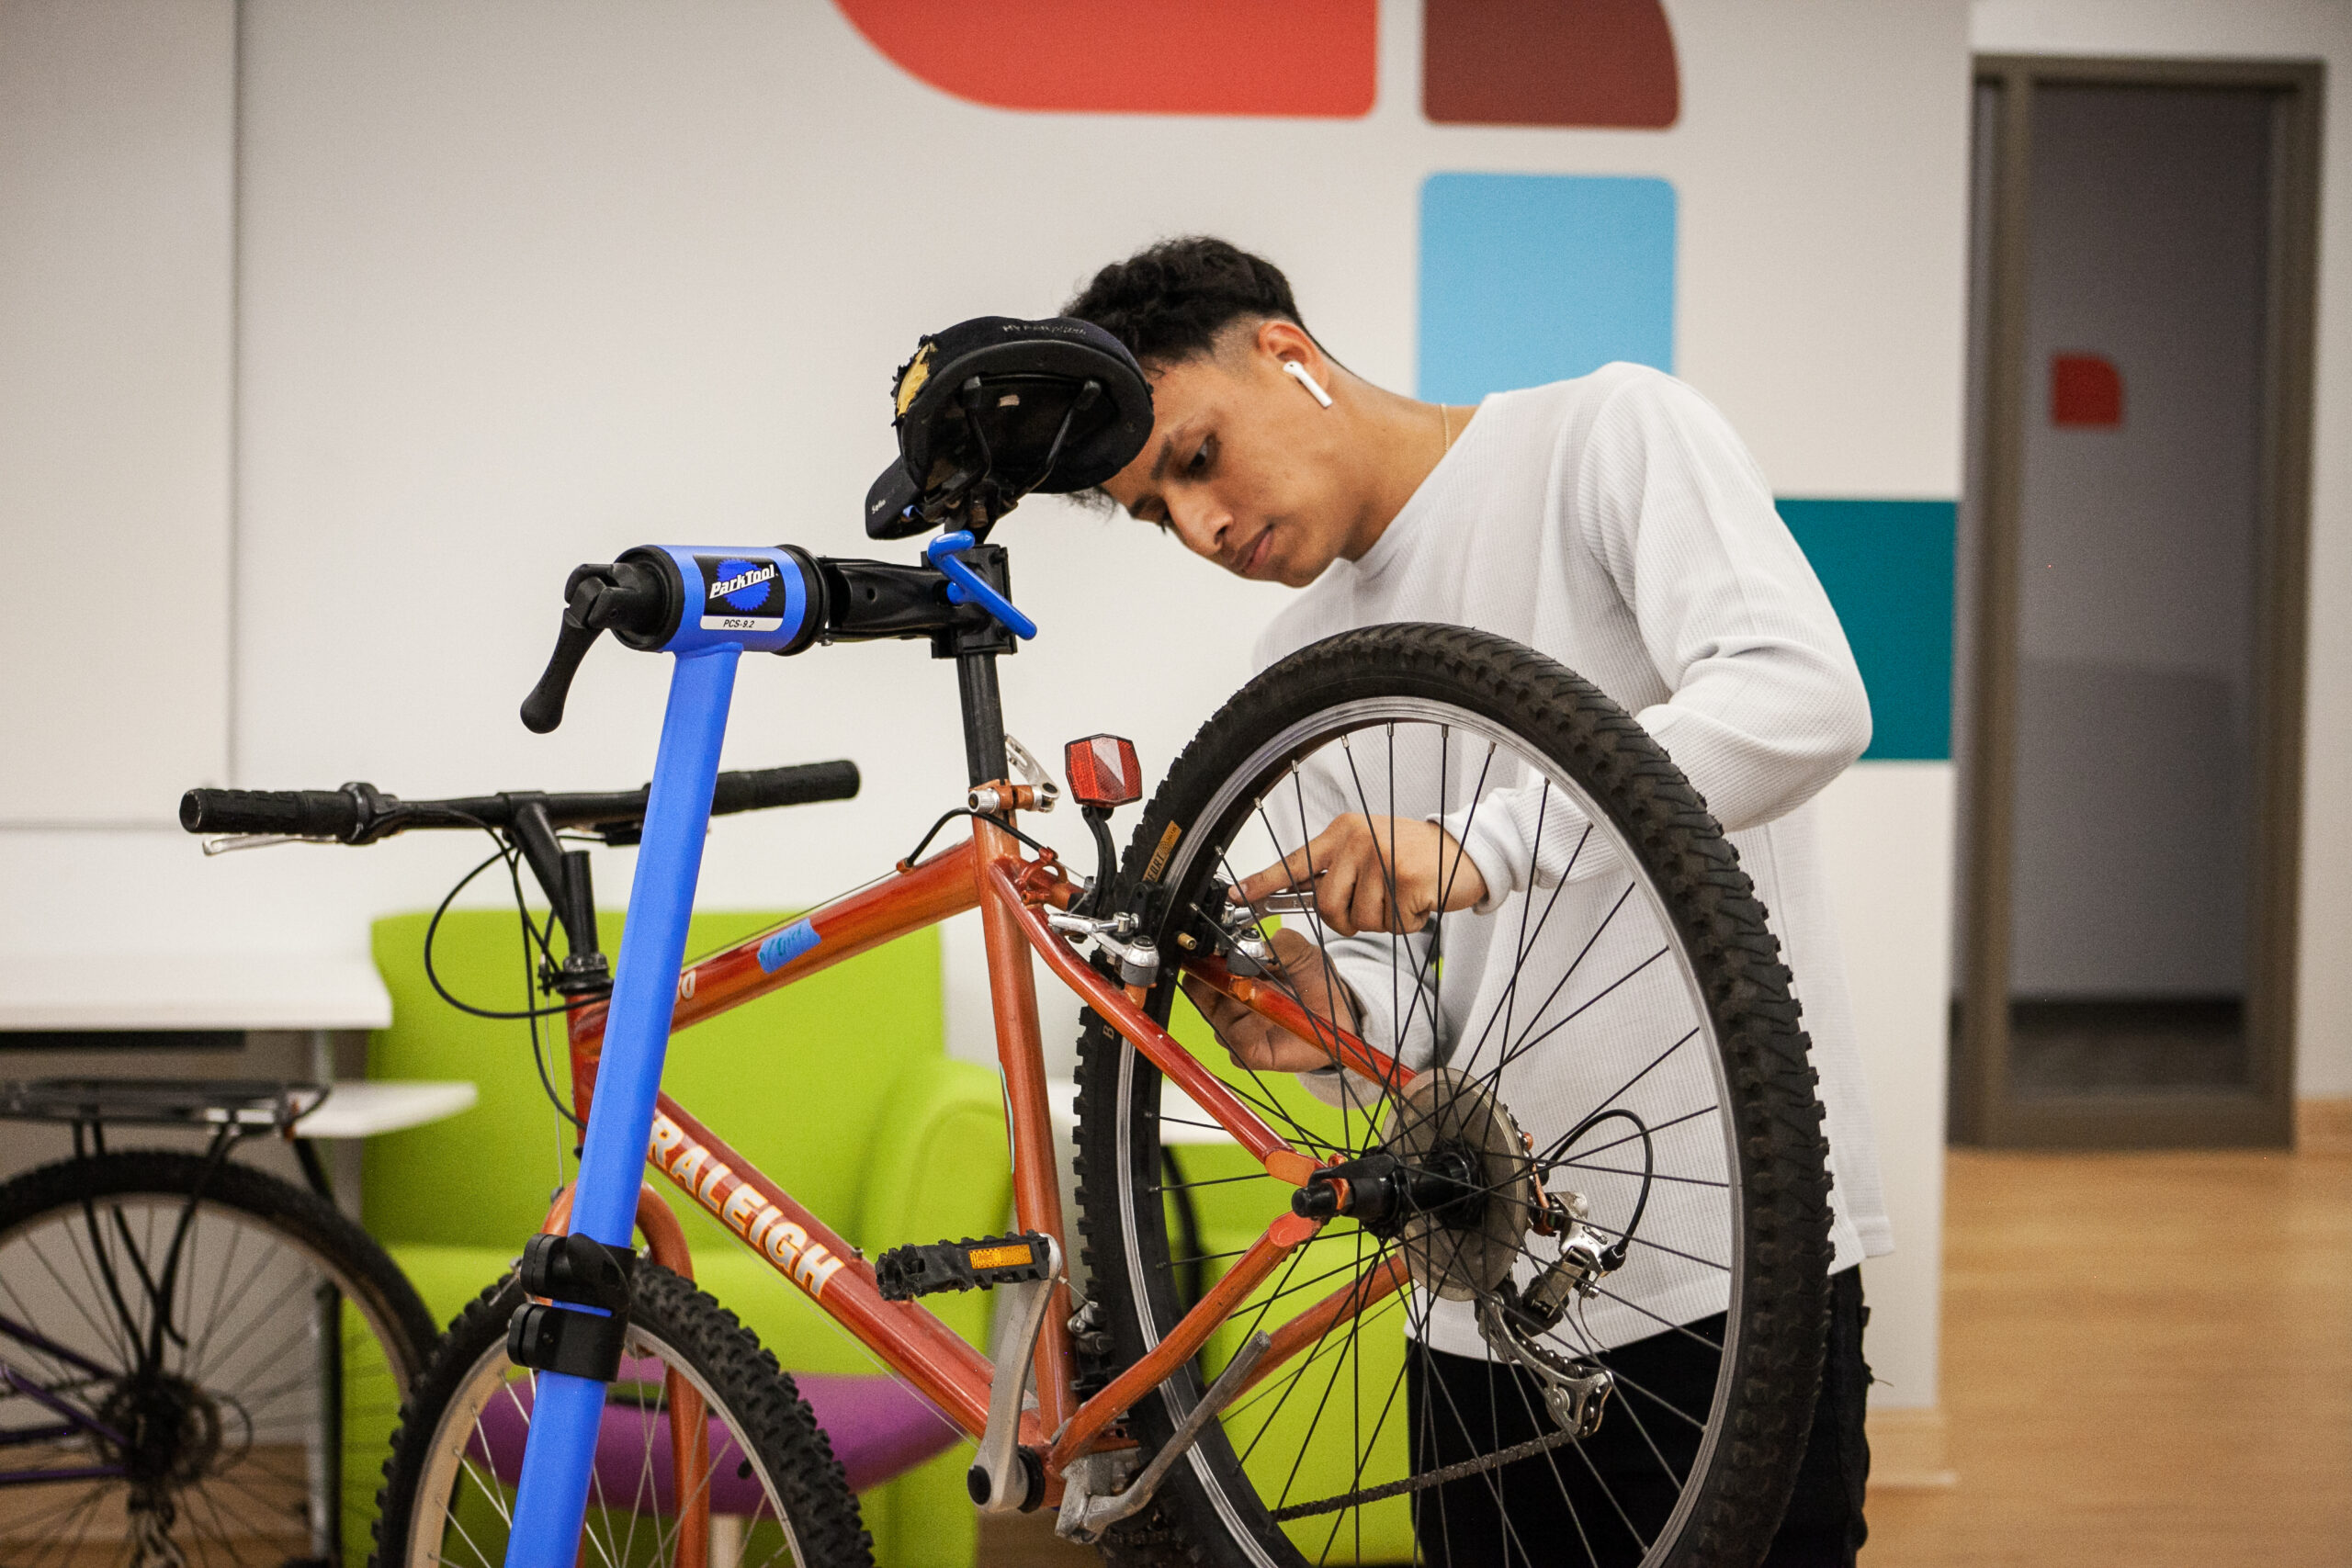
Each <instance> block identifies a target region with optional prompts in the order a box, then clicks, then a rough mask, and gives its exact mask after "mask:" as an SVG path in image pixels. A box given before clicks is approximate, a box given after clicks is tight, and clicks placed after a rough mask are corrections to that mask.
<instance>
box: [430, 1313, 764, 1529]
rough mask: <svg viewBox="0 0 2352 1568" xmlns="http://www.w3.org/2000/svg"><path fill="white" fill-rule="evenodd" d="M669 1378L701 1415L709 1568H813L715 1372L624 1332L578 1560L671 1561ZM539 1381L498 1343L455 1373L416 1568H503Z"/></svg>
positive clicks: (656, 1341)
mask: <svg viewBox="0 0 2352 1568" xmlns="http://www.w3.org/2000/svg"><path fill="white" fill-rule="evenodd" d="M672 1374H675V1375H676V1376H677V1377H679V1378H682V1379H683V1380H684V1382H685V1383H686V1384H687V1385H689V1386H690V1387H691V1388H692V1390H693V1391H694V1393H695V1394H696V1395H697V1396H699V1398H700V1399H701V1401H702V1403H703V1406H704V1409H705V1411H706V1412H707V1417H706V1422H705V1425H706V1427H707V1434H708V1435H707V1441H708V1443H709V1461H710V1462H709V1466H708V1472H707V1479H706V1481H705V1482H704V1483H703V1487H702V1490H701V1492H700V1494H699V1496H700V1500H701V1501H702V1502H703V1504H704V1505H705V1506H707V1510H708V1518H709V1527H708V1528H709V1531H710V1533H709V1538H708V1540H709V1546H708V1556H707V1562H708V1563H709V1564H710V1568H765V1565H768V1564H775V1563H792V1564H795V1565H797V1568H809V1559H808V1557H807V1556H806V1555H805V1553H804V1551H803V1549H802V1545H801V1541H800V1539H799V1532H798V1531H797V1529H795V1527H794V1524H793V1521H792V1519H791V1517H790V1516H789V1514H788V1513H787V1512H786V1509H785V1508H784V1507H783V1506H781V1504H780V1503H779V1501H778V1490H777V1485H776V1477H775V1469H774V1467H775V1456H772V1455H769V1454H766V1453H763V1451H762V1450H761V1448H760V1445H759V1444H758V1443H757V1442H755V1441H754V1440H753V1439H752V1438H751V1437H750V1436H749V1435H747V1433H746V1432H745V1430H744V1426H743V1423H742V1421H741V1419H740V1418H739V1417H738V1416H737V1415H736V1413H735V1412H734V1411H732V1410H731V1409H729V1406H728V1403H727V1401H726V1400H725V1399H724V1398H722V1397H721V1395H720V1393H719V1390H718V1387H717V1386H716V1385H715V1381H714V1379H713V1378H712V1377H711V1376H710V1374H709V1373H708V1372H707V1371H706V1370H705V1369H703V1368H700V1367H698V1366H696V1365H695V1363H694V1361H693V1359H691V1358H689V1357H687V1356H686V1355H684V1354H683V1353H682V1352H681V1351H680V1350H679V1349H678V1348H677V1347H676V1346H675V1345H674V1344H673V1342H672V1339H671V1337H669V1336H667V1335H665V1334H663V1333H662V1332H661V1331H659V1330H658V1329H654V1328H650V1327H648V1326H646V1325H643V1324H642V1323H638V1324H633V1325H631V1327H630V1330H629V1337H628V1348H627V1349H626V1351H625V1353H624V1355H623V1358H622V1364H621V1372H620V1376H619V1378H618V1379H617V1380H616V1382H614V1383H613V1384H612V1386H611V1388H610V1390H609V1391H608V1392H607V1394H606V1400H605V1415H604V1419H603V1425H602V1427H601V1429H600V1431H599V1434H598V1441H597V1445H596V1459H595V1468H594V1471H593V1472H592V1473H591V1478H590V1483H589V1495H588V1515H587V1519H586V1523H585V1525H584V1528H583V1532H582V1547H581V1561H582V1562H585V1563H592V1564H599V1565H602V1568H637V1565H639V1564H663V1565H666V1564H669V1563H672V1562H676V1561H678V1557H677V1551H678V1547H679V1539H678V1538H679V1534H680V1531H681V1529H683V1528H684V1526H683V1522H682V1521H683V1520H684V1517H685V1516H684V1513H682V1511H681V1509H680V1507H679V1504H680V1502H681V1501H682V1499H681V1498H680V1497H679V1496H678V1495H677V1489H676V1485H675V1474H676V1471H675V1467H674V1464H673V1448H672V1440H671V1422H670V1420H669V1404H668V1398H669V1394H668V1390H669V1389H670V1388H671V1387H672V1386H673V1385H672V1384H671V1383H670V1382H669V1379H670V1376H671V1375H672ZM536 1384H537V1373H536V1372H533V1371H530V1370H529V1369H527V1368H521V1367H517V1366H515V1364H514V1363H513V1362H511V1361H509V1360H508V1359H506V1351H505V1348H504V1347H503V1345H502V1346H498V1347H495V1348H490V1349H487V1350H484V1351H483V1352H482V1353H481V1354H480V1355H479V1356H478V1357H477V1358H476V1359H474V1361H473V1363H472V1364H471V1366H470V1367H469V1368H468V1369H467V1370H466V1371H464V1372H463V1373H462V1374H461V1375H460V1377H459V1379H458V1383H457V1387H456V1392H455V1393H454V1394H453V1395H452V1397H451V1398H450V1399H449V1400H448V1402H447V1404H445V1405H444V1406H443V1409H442V1413H441V1416H440V1418H439V1419H438V1420H437V1421H436V1422H435V1426H434V1428H433V1432H432V1436H431V1438H430V1444H429V1448H428V1450H427V1453H426V1458H425V1460H424V1465H423V1468H422V1472H421V1474H420V1477H419V1481H418V1484H417V1489H416V1494H415V1495H416V1503H415V1506H414V1508H413V1514H412V1517H411V1519H410V1521H409V1524H408V1528H407V1533H406V1537H405V1539H406V1542H407V1555H406V1559H405V1561H406V1562H407V1563H408V1564H410V1565H412V1568H500V1565H501V1564H503V1562H505V1558H506V1540H507V1535H508V1530H509V1527H510V1526H511V1524H512V1522H513V1518H514V1506H515V1483H517V1481H519V1479H520V1478H521V1473H522V1461H523V1447H524V1443H525V1440H526V1438H527V1437H528V1435H529V1430H530V1420H531V1410H532V1404H533V1393H534V1390H535V1387H536ZM683 1500H684V1501H685V1502H688V1503H692V1502H694V1501H695V1495H692V1494H690V1495H688V1496H687V1497H686V1498H685V1499H683Z"/></svg>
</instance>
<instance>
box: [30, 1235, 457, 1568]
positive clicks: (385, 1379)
mask: <svg viewBox="0 0 2352 1568" xmlns="http://www.w3.org/2000/svg"><path fill="white" fill-rule="evenodd" d="M184 1216H185V1219H186V1230H185V1234H184V1235H182V1236H181V1244H180V1245H181V1255H182V1259H183V1261H182V1263H181V1266H180V1268H179V1269H178V1270H177V1271H176V1275H175V1279H174V1280H173V1284H172V1287H171V1289H170V1292H169V1295H168V1297H165V1296H164V1293H163V1292H162V1290H161V1287H162V1283H163V1281H162V1279H161V1276H162V1275H164V1273H165V1272H166V1271H167V1268H168V1264H167V1260H168V1258H169V1256H170V1252H171V1244H172V1238H173V1236H174V1235H175V1233H176V1232H178V1231H179V1230H180V1226H181V1224H182V1220H183V1217H184ZM166 1299H167V1300H168V1302H169V1304H170V1309H171V1310H170V1314H169V1316H170V1324H169V1326H168V1327H167V1328H166V1329H165V1330H164V1332H163V1333H162V1335H161V1336H160V1353H159V1354H155V1353H150V1354H147V1355H145V1356H143V1357H142V1352H147V1351H150V1348H151V1347H154V1346H155V1345H156V1343H157V1339H158V1337H157V1336H156V1335H155V1333H154V1330H155V1327H156V1322H157V1317H158V1315H159V1313H158V1303H161V1302H163V1301H165V1300H166ZM0 1302H4V1303H6V1306H5V1309H0V1310H5V1311H6V1315H7V1316H8V1317H9V1318H11V1319H13V1320H14V1324H15V1325H17V1326H20V1327H21V1328H22V1329H24V1330H26V1331H28V1333H25V1334H17V1333H10V1334H8V1335H6V1336H5V1337H0V1359H6V1360H7V1361H8V1362H10V1364H12V1365H13V1366H15V1367H16V1368H17V1370H18V1371H20V1372H25V1373H28V1374H30V1375H31V1376H32V1377H33V1379H34V1380H35V1381H37V1382H39V1383H40V1385H41V1387H42V1389H43V1392H44V1393H47V1394H48V1395H49V1396H50V1397H51V1398H53V1399H56V1400H60V1401H62V1403H63V1404H65V1405H67V1406H70V1407H71V1408H73V1409H74V1410H75V1411H78V1412H79V1413H80V1414H81V1415H82V1416H85V1417H90V1418H94V1419H95V1420H96V1421H97V1422H99V1423H101V1424H103V1425H104V1426H105V1427H108V1428H110V1429H111V1430H112V1432H113V1433H114V1434H115V1436H114V1437H113V1438H108V1437H105V1436H100V1435H97V1434H96V1433H93V1432H91V1431H90V1430H88V1429H86V1428H84V1429H81V1430H75V1431H60V1432H58V1433H57V1435H56V1436H55V1438H53V1439H52V1440H51V1441H49V1442H47V1443H45V1444H41V1445H38V1446H24V1447H12V1448H11V1449H10V1450H7V1453H8V1460H7V1462H6V1465H5V1467H0V1468H6V1469H7V1470H9V1471H12V1472H23V1471H32V1472H59V1471H66V1472H71V1471H75V1470H82V1469H86V1468H90V1467H94V1466H104V1467H110V1468H117V1469H121V1470H126V1471H128V1472H129V1475H128V1477H127V1478H126V1477H125V1476H115V1477H108V1478H99V1479H88V1480H61V1481H56V1482H47V1483H32V1484H28V1485H22V1486H14V1487H9V1488H6V1489H5V1490H0V1561H6V1562H49V1561H55V1562H91V1561H107V1562H177V1561H183V1560H185V1561H188V1562H208V1563H221V1562H229V1563H248V1562H250V1563H268V1564H272V1565H276V1564H279V1563H283V1562H288V1561H289V1560H293V1559H310V1560H319V1559H324V1558H327V1557H329V1556H331V1555H332V1549H334V1548H335V1547H338V1546H339V1549H340V1552H341V1555H342V1558H343V1560H344V1561H345V1562H348V1563H351V1564H355V1565H356V1564H357V1563H359V1562H363V1561H365V1551H366V1541H367V1539H368V1521H369V1519H370V1517H372V1513H373V1506H374V1496H375V1479H376V1470H377V1467H378V1466H379V1464H380V1462H381V1454H382V1450H383V1448H384V1444H385V1442H386V1441H387V1439H389V1438H390V1435H391V1432H392V1430H393V1428H394V1427H395V1425H396V1424H397V1422H398V1418H399V1412H400V1401H401V1390H402V1389H403V1387H404V1386H405V1385H406V1383H407V1382H408V1381H409V1380H410V1379H412V1378H413V1376H414V1374H415V1371H416V1370H417V1369H416V1368H415V1367H414V1366H413V1365H412V1364H410V1363H411V1362H413V1359H414V1357H415V1354H416V1352H415V1351H414V1350H413V1349H412V1348H409V1346H408V1342H407V1339H406V1337H405V1336H404V1334H402V1333H401V1331H400V1330H399V1329H397V1328H396V1327H394V1326H393V1325H391V1324H390V1321H389V1320H388V1318H387V1317H386V1315H385V1314H384V1311H383V1309H382V1308H381V1307H380V1306H379V1304H378V1303H376V1302H375V1300H374V1297H373V1292H372V1290H371V1289H370V1287H369V1285H368V1281H366V1280H363V1279H361V1278H360V1277H359V1275H358V1274H357V1272H356V1270H355V1269H351V1268H349V1267H347V1266H346V1265H345V1263H344V1262H343V1261H342V1260H341V1259H338V1258H334V1257H333V1256H331V1255H330V1254H328V1253H327V1252H325V1251H323V1250H322V1249H321V1248H320V1247H317V1246H315V1245H313V1244H312V1243H311V1242H310V1241H309V1240H306V1239H304V1238H302V1237H300V1236H298V1235H292V1234H289V1233H288V1231H287V1230H285V1229H282V1228H280V1227H279V1226H277V1225H276V1224H273V1223H272V1222H271V1221H270V1220H269V1219H268V1218H267V1217H266V1216H263V1215H259V1214H255V1213H251V1212H248V1211H247V1210H245V1209H243V1208H240V1207H235V1206H232V1205H230V1204H227V1203H223V1202H220V1201H215V1200H213V1199H209V1198H208V1199H205V1200H202V1201H198V1202H197V1203H196V1204H195V1205H194V1206H193V1207H192V1208H191V1206H190V1204H189V1202H188V1200H187V1194H186V1193H184V1192H170V1191H163V1192H127V1191H115V1192H108V1193H106V1194H104V1195H101V1196H96V1197H94V1198H93V1199H92V1201H91V1205H90V1208H89V1210H88V1211H87V1212H85V1210H84V1208H83V1207H82V1206H81V1205H80V1204H79V1203H75V1204H74V1205H72V1206H70V1207H63V1208H52V1209H51V1210H49V1211H47V1212H46V1213H40V1214H37V1215H32V1216H28V1218H27V1219H25V1220H24V1221H23V1222H21V1223H19V1224H14V1225H11V1226H10V1227H9V1228H8V1229H7V1230H6V1232H5V1233H0ZM330 1336H332V1338H330ZM330 1348H332V1349H333V1351H334V1354H333V1355H329V1354H328V1350H329V1349H330ZM142 1359H143V1360H144V1361H146V1362H148V1363H150V1364H148V1365H144V1366H142V1364H141V1363H142ZM31 1404H33V1401H32V1400H31V1399H30V1398H29V1397H28V1396H19V1397H16V1398H11V1399H6V1400H0V1406H6V1420H5V1421H0V1425H6V1426H8V1427H12V1428H21V1427H26V1426H28V1425H32V1424H33V1423H32V1422H31V1420H30V1419H29V1417H30V1416H32V1415H33V1414H35V1413H34V1412H33V1411H32V1410H31V1409H30V1408H29V1406H30V1405H31ZM338 1410H339V1416H337V1415H335V1414H334V1412H336V1411H338ZM52 1413H53V1407H52ZM338 1537H339V1540H338V1539H337V1538H338Z"/></svg>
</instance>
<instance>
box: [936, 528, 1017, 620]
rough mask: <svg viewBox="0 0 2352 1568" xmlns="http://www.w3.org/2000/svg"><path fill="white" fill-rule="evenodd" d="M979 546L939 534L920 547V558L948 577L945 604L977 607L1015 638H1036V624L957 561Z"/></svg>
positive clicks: (960, 533)
mask: <svg viewBox="0 0 2352 1568" xmlns="http://www.w3.org/2000/svg"><path fill="white" fill-rule="evenodd" d="M977 543H978V540H976V539H974V538H973V537H972V536H971V535H970V534H969V533H967V532H966V531H964V530H962V529H958V530H956V532H955V533H953V534H942V535H940V536H939V537H937V538H936V539H933V541H932V542H931V543H929V544H927V545H925V546H924V547H922V558H923V559H925V560H927V561H929V562H930V563H931V564H932V565H933V566H935V567H937V568H938V569H939V570H941V571H943V572H944V573H945V574H946V576H947V602H948V603H949V604H978V606H979V607H980V608H981V609H983V610H986V611H987V612H988V613H989V615H994V616H995V617H996V618H997V620H998V621H1000V622H1001V623H1002V625H1003V626H1004V629H1005V630H1007V631H1009V632H1011V633H1012V635H1013V636H1014V637H1023V638H1028V637H1035V636H1036V635H1037V623H1036V622H1035V621H1033V620H1031V619H1030V618H1029V617H1028V616H1026V615H1023V614H1022V613H1021V612H1020V611H1018V610H1016V609H1014V608H1013V607H1012V600H1010V599H1008V598H1006V597H1005V596H1004V595H1003V594H1001V593H999V592H997V591H996V590H995V589H993V588H990V587H989V585H988V584H987V583H986V582H985V581H981V578H980V574H979V573H978V572H977V571H974V570H972V569H971V568H970V567H968V566H966V565H965V564H964V563H963V562H962V561H960V560H958V559H956V557H958V556H960V555H961V554H963V553H964V552H965V551H966V550H968V549H970V548H971V547H973V546H974V545H975V544H977Z"/></svg>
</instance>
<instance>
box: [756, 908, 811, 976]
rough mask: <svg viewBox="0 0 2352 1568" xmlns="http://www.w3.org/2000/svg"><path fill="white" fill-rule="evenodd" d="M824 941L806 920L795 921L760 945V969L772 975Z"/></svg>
mask: <svg viewBox="0 0 2352 1568" xmlns="http://www.w3.org/2000/svg"><path fill="white" fill-rule="evenodd" d="M824 940H825V939H824V938H823V937H820V936H819V935H818V934H817V928H816V927H815V926H812V925H810V924H809V922H808V921H807V920H795V921H793V922H792V923H791V924H790V925H788V926H786V927H785V928H784V930H782V931H778V932H776V933H775V935H774V936H772V937H770V938H768V939H767V941H765V942H762V943H760V967H761V968H763V969H764V970H766V971H767V972H768V973H769V974H771V975H773V974H775V972H776V971H777V970H779V969H781V968H783V967H784V966H785V965H786V964H789V963H791V962H792V961H793V960H794V959H796V958H797V957H799V956H800V955H801V954H802V953H809V952H811V951H813V950H814V949H815V948H816V946H817V944H818V943H819V942H823V941H824Z"/></svg>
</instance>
